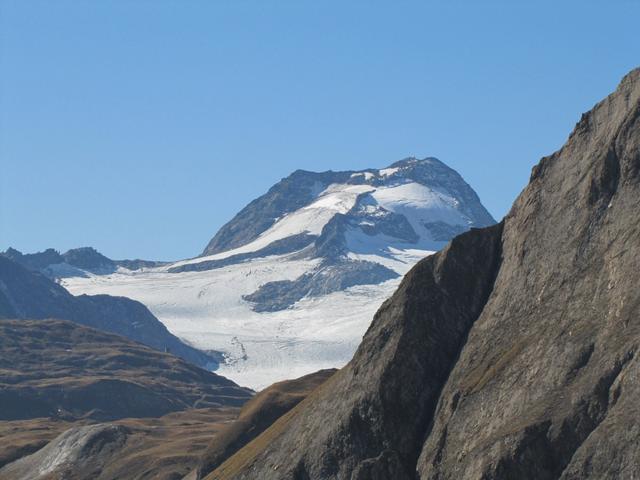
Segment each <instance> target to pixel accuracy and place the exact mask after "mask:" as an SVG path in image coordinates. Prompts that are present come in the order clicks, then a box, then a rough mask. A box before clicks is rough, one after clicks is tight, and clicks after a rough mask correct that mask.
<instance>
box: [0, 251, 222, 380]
mask: <svg viewBox="0 0 640 480" xmlns="http://www.w3.org/2000/svg"><path fill="white" fill-rule="evenodd" d="M54 253H55V252H54ZM97 255H99V254H97ZM53 256H54V255H53V254H52V251H49V250H48V251H47V252H44V253H43V254H38V255H31V256H26V257H28V258H29V261H30V262H32V263H31V264H32V265H41V266H43V269H44V270H46V268H47V265H44V263H45V262H44V259H45V258H52V257H53ZM100 257H102V256H101V255H100ZM71 258H72V259H75V258H76V257H71ZM102 258H104V257H102ZM90 264H91V265H96V263H93V262H91V263H90ZM85 265H86V263H85ZM100 265H101V266H102V265H104V263H102V262H101V263H100ZM0 318H11V319H15V318H22V319H30V320H34V319H48V318H55V319H61V320H71V321H74V322H76V323H79V324H82V325H86V326H89V327H93V328H97V329H100V330H102V331H106V332H112V333H117V334H119V335H122V336H125V337H127V338H130V339H132V340H135V341H138V342H140V343H143V344H145V345H148V346H150V347H152V348H155V349H156V350H160V351H163V352H172V353H173V354H175V355H177V356H179V357H181V358H183V359H185V360H187V361H188V362H191V363H193V364H195V365H198V366H200V367H203V368H207V369H210V370H215V369H216V368H217V367H218V362H219V361H220V360H221V356H220V354H217V353H216V352H213V353H205V352H202V351H200V350H197V349H195V348H193V347H191V346H189V345H187V344H185V343H184V342H182V341H181V340H180V339H178V338H177V337H176V336H175V335H173V334H171V333H170V332H169V331H168V330H167V328H166V327H165V326H164V325H163V324H162V323H161V322H160V321H159V320H158V319H157V318H156V317H154V315H153V314H152V313H151V312H150V311H149V309H148V308H147V307H145V306H144V305H143V304H141V303H140V302H137V301H135V300H131V299H129V298H125V297H113V296H109V295H80V296H74V295H71V294H70V293H69V292H68V291H67V290H66V289H65V288H63V287H62V286H60V285H58V284H57V283H55V282H54V281H52V280H51V279H49V278H47V277H46V276H44V275H42V274H41V273H40V272H36V271H32V270H28V269H27V268H24V267H23V266H22V265H20V264H18V263H16V262H14V261H13V260H10V259H9V258H7V257H5V256H0Z"/></svg>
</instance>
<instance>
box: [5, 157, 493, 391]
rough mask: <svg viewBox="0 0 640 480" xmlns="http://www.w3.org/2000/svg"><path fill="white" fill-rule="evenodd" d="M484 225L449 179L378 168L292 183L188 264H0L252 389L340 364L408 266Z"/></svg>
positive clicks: (26, 260) (422, 167) (249, 209)
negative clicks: (144, 326) (141, 320)
mask: <svg viewBox="0 0 640 480" xmlns="http://www.w3.org/2000/svg"><path fill="white" fill-rule="evenodd" d="M494 223H495V221H494V219H493V218H492V217H491V215H490V214H489V213H488V212H487V210H486V209H485V208H484V207H483V206H482V204H481V202H480V200H479V198H478V196H477V195H476V193H475V192H474V191H473V189H472V188H471V187H470V186H469V185H468V184H467V183H466V182H465V181H464V180H463V179H462V177H461V176H460V175H459V174H458V173H457V172H455V171H454V170H453V169H451V168H449V167H447V166H446V165H445V164H444V163H443V162H441V161H440V160H437V159H435V158H431V157H430V158H424V159H417V158H407V159H404V160H401V161H398V162H395V163H393V164H392V165H390V166H389V167H387V168H382V169H366V170H362V171H344V172H331V171H330V172H323V173H315V172H307V171H303V170H298V171H295V172H294V173H292V174H291V175H290V176H288V177H286V178H284V179H283V180H281V181H280V182H278V183H277V184H275V185H274V186H273V187H272V188H271V189H269V191H268V192H267V193H265V194H264V195H262V196H260V197H258V198H257V199H255V200H253V201H252V202H250V203H249V204H248V205H247V206H246V207H245V208H243V209H242V210H241V211H240V212H239V213H238V214H237V215H236V216H235V217H234V218H233V219H232V220H231V221H230V222H229V223H227V224H226V225H224V226H223V227H222V228H221V229H220V230H219V231H218V233H217V234H216V235H215V236H214V237H213V238H212V239H211V240H210V241H209V243H208V245H207V247H206V248H205V250H204V251H203V252H202V254H201V255H200V256H198V257H195V258H192V259H188V260H182V261H178V262H173V263H160V262H150V261H142V260H136V261H114V260H111V259H109V258H107V257H105V256H103V255H101V254H100V253H98V252H97V251H95V250H94V249H92V248H88V247H85V248H80V249H74V250H70V251H68V252H66V253H64V254H59V253H57V252H55V251H53V250H47V251H45V252H42V253H39V254H27V255H23V254H21V253H20V252H18V251H16V250H12V249H11V250H8V251H7V252H5V254H4V255H5V256H8V257H10V258H12V259H13V260H15V261H17V262H19V263H21V264H23V265H25V266H26V267H27V268H32V269H36V270H38V271H40V272H42V273H44V274H45V275H47V276H48V277H50V278H55V279H57V281H59V282H61V284H62V285H64V286H65V287H66V288H68V289H69V290H70V291H71V292H72V293H74V294H81V293H88V294H110V295H114V296H125V297H130V298H132V299H135V300H138V301H140V302H142V303H143V304H145V305H146V306H148V307H149V309H150V310H151V311H152V312H153V314H154V315H156V316H157V317H158V318H159V319H160V320H161V321H162V322H163V323H164V324H165V325H166V326H167V327H168V328H169V330H170V331H171V332H173V333H174V334H176V335H177V336H179V337H180V338H184V339H186V340H188V341H189V343H191V344H193V345H194V346H196V347H198V348H201V349H205V350H215V351H222V352H224V362H223V363H222V364H221V369H220V370H219V373H221V374H222V375H226V376H228V377H230V378H232V379H234V380H235V381H237V382H239V383H240V384H244V385H247V386H250V387H252V388H261V387H264V386H267V385H269V384H271V383H273V382H274V381H277V380H283V379H286V378H292V377H296V376H301V375H304V374H307V373H310V372H313V371H316V370H320V369H323V368H332V367H338V366H341V365H343V364H344V363H346V362H347V361H348V359H349V358H350V357H351V355H352V354H353V352H354V350H355V348H356V346H357V344H358V343H359V341H360V338H361V336H362V334H363V333H364V332H365V330H366V328H367V326H368V325H369V322H370V319H371V316H372V315H373V313H374V312H375V310H376V309H377V308H378V306H379V305H380V304H381V303H382V301H383V300H384V299H385V298H387V297H388V296H389V295H390V294H391V293H392V292H393V290H394V289H395V288H396V287H397V285H398V282H399V280H400V278H401V276H402V275H404V273H405V272H407V271H408V270H409V269H410V268H411V266H413V265H414V264H415V263H416V262H417V261H418V260H419V259H421V258H423V257H424V256H426V255H429V254H431V253H432V252H434V251H436V250H439V249H440V248H442V247H443V246H444V245H446V243H447V242H448V241H449V240H450V239H451V238H453V237H454V236H456V235H457V234H459V233H461V232H464V231H466V230H469V229H470V228H479V227H484V226H488V225H492V224H494Z"/></svg>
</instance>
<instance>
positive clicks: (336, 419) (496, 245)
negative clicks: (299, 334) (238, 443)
mask: <svg viewBox="0 0 640 480" xmlns="http://www.w3.org/2000/svg"><path fill="white" fill-rule="evenodd" d="M639 212H640V69H636V70H634V71H632V72H631V73H629V74H628V75H627V76H626V77H625V78H624V79H623V80H622V82H621V84H620V85H619V87H618V89H617V90H616V91H615V92H614V93H613V94H612V95H610V96H609V97H607V98H606V99H605V100H604V101H602V102H600V103H599V104H597V105H596V106H595V107H594V108H593V110H592V111H591V112H589V113H587V114H585V115H583V117H582V119H581V120H580V122H579V123H578V124H577V126H576V128H575V130H574V132H573V133H572V134H571V136H570V137H569V139H568V141H567V143H566V144H565V145H564V146H563V147H562V148H561V149H560V150H559V151H558V152H556V153H554V154H553V155H551V156H549V157H546V158H543V159H542V160H541V162H540V163H539V164H538V165H537V166H536V167H535V168H534V169H533V172H532V175H531V181H530V183H529V185H528V186H527V187H526V188H525V190H524V191H523V192H522V194H521V195H520V196H519V197H518V199H517V200H516V202H515V203H514V205H513V208H512V209H511V211H510V213H509V214H508V215H507V217H506V218H505V219H504V220H503V222H502V223H500V224H499V225H497V226H493V227H489V228H485V229H480V230H472V231H471V232H468V233H465V234H463V235H461V236H459V237H457V238H456V239H454V240H453V241H452V242H451V243H450V244H449V246H448V247H447V248H445V249H444V250H443V251H441V252H440V253H438V254H436V255H434V256H432V257H429V258H427V259H425V260H423V261H422V262H420V263H419V264H418V265H417V266H416V267H415V268H414V269H413V270H412V271H411V272H410V273H409V274H407V276H406V277H405V279H404V280H403V282H402V284H401V286H400V288H399V289H398V290H397V291H396V293H395V294H394V295H393V296H392V297H391V298H390V299H389V300H388V301H387V302H385V303H384V304H383V306H382V307H381V308H380V310H379V311H378V313H377V314H376V316H375V318H374V321H373V323H372V325H371V327H370V329H369V330H368V332H367V334H366V335H365V337H364V339H363V342H362V344H361V345H360V347H359V349H358V351H357V352H356V354H355V356H354V358H353V360H352V361H351V362H350V363H349V364H348V365H347V366H346V367H345V368H344V369H342V370H341V371H340V372H339V373H338V374H336V375H335V376H334V377H332V378H331V379H330V380H329V381H328V382H327V383H325V384H324V385H323V386H322V387H321V388H320V389H319V390H317V391H316V392H315V393H314V394H313V395H311V396H310V397H308V398H307V399H306V400H305V401H304V402H302V403H301V404H300V405H298V407H296V408H295V409H293V410H292V411H291V412H289V413H288V414H287V415H285V416H284V417H282V418H280V419H279V420H278V421H277V422H276V423H275V424H274V425H273V426H272V427H271V428H270V429H268V430H267V431H265V432H264V433H263V434H262V435H261V436H259V437H258V438H257V439H255V440H254V441H253V442H251V443H250V444H249V445H247V446H246V447H245V448H243V449H242V450H240V451H239V452H238V453H237V454H236V455H234V456H233V457H231V458H230V459H229V460H228V461H227V462H225V463H224V464H223V465H222V466H220V467H219V468H218V469H217V470H216V471H214V472H213V473H212V474H211V475H210V477H209V478H246V479H255V478H260V479H353V480H364V479H391V478H393V479H415V478H420V479H460V478H474V479H479V478H519V479H527V478H531V479H533V478H535V479H547V478H548V479H552V478H566V479H569V478H598V479H602V478H636V477H638V476H639V475H640V406H639V405H640V402H639V400H640V365H639V361H638V347H639V344H640V289H638V283H639V282H640V255H639V253H640V213H639Z"/></svg>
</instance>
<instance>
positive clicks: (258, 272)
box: [61, 250, 430, 390]
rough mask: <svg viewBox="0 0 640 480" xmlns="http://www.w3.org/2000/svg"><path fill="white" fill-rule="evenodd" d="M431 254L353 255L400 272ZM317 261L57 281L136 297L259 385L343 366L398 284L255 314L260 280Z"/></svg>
mask: <svg viewBox="0 0 640 480" xmlns="http://www.w3.org/2000/svg"><path fill="white" fill-rule="evenodd" d="M227 253H229V252H227ZM232 253H235V252H232ZM429 253H430V252H425V251H420V250H413V251H401V250H395V251H394V252H393V255H392V256H389V257H379V256H376V255H355V254H354V255H353V256H354V258H360V259H367V260H370V261H378V262H379V263H383V264H385V265H386V266H388V267H389V268H393V269H394V270H396V271H397V272H398V273H400V274H404V273H405V272H406V271H407V270H408V269H409V268H410V267H411V266H412V265H413V264H414V263H415V262H416V261H418V260H419V259H420V258H422V257H424V256H425V255H428V254H429ZM318 261H319V260H291V259H289V257H288V256H286V255H285V256H274V257H267V258H261V259H254V260H251V261H249V262H246V263H240V264H236V265H231V266H229V267H225V268H220V269H215V270H208V271H203V272H182V273H168V272H167V269H168V268H169V267H163V268H157V269H148V270H146V271H140V270H136V271H129V270H126V269H123V268H120V269H119V270H118V272H116V273H113V274H110V275H93V274H90V273H88V274H87V276H86V277H80V276H76V277H68V278H64V279H62V280H61V282H62V284H63V285H64V286H65V287H66V288H67V289H68V290H69V291H71V293H73V294H74V295H80V294H83V293H86V294H90V295H93V294H99V293H106V294H109V295H118V296H127V297H129V298H133V299H135V300H139V301H140V302H142V303H144V304H145V305H146V306H147V307H149V309H150V310H151V311H152V312H153V314H154V315H156V316H157V317H158V319H160V320H161V321H162V322H163V323H164V324H165V325H166V326H167V328H168V329H169V330H170V331H171V332H172V333H173V334H175V335H177V336H178V337H180V338H181V339H183V340H185V341H186V342H188V343H190V344H191V345H193V346H195V347H197V348H201V349H203V350H217V351H222V352H225V355H226V363H225V364H223V365H221V366H220V368H219V369H218V370H217V371H216V373H219V374H220V375H223V376H225V377H227V378H230V379H231V380H233V381H234V382H236V383H238V384H240V385H243V386H248V387H250V388H253V389H255V390H260V389H262V388H264V387H266V386H268V385H270V384H272V383H274V382H277V381H280V380H285V379H289V378H295V377H298V376H301V375H304V374H307V373H311V372H314V371H316V370H319V369H322V368H333V367H338V368H339V367H342V366H343V365H345V364H346V363H347V362H348V361H349V360H350V359H351V356H352V355H353V353H354V352H355V349H356V348H357V346H358V344H359V343H360V340H361V339H362V336H363V335H364V333H365V331H366V330H367V328H368V326H369V324H370V322H371V320H372V318H373V314H374V313H375V312H376V310H377V309H378V307H379V306H380V305H381V304H382V302H383V301H384V300H385V299H386V298H387V297H389V296H390V295H391V294H392V293H393V291H394V290H395V289H396V288H397V286H398V284H399V282H400V279H399V278H398V279H394V280H390V281H387V282H385V283H382V284H380V285H360V286H355V287H351V288H349V289H347V290H345V291H341V292H335V293H332V294H329V295H325V296H323V297H314V298H304V299H302V300H301V301H299V302H297V303H296V304H295V305H294V306H293V307H292V308H289V309H287V310H284V311H280V312H266V313H256V312H254V311H253V310H251V308H250V305H249V304H248V303H247V302H246V301H244V300H243V299H242V295H245V294H249V293H251V292H253V291H255V290H256V289H257V288H258V287H259V286H260V285H262V284H263V283H266V282H269V281H273V280H282V279H289V280H293V279H295V278H296V277H298V276H299V275H301V274H303V273H305V272H307V271H309V270H311V269H313V268H314V267H315V266H316V264H317V263H318Z"/></svg>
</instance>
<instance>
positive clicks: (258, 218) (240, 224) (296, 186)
mask: <svg viewBox="0 0 640 480" xmlns="http://www.w3.org/2000/svg"><path fill="white" fill-rule="evenodd" d="M350 173H351V172H324V173H315V172H306V171H304V170H296V171H295V172H293V173H292V174H291V175H289V176H288V177H287V178H284V179H282V180H281V181H280V182H278V183H277V184H276V185H274V186H273V187H271V188H270V189H269V191H268V192H267V193H265V194H264V195H262V196H261V197H258V198H256V199H255V200H254V201H252V202H251V203H249V205H247V206H246V207H244V208H243V209H242V210H240V212H239V213H238V214H237V215H236V216H235V217H234V218H233V219H232V220H231V221H230V222H229V223H227V224H226V225H224V226H223V227H222V228H221V229H220V230H219V231H218V233H216V235H215V236H214V237H213V238H212V239H211V241H210V242H209V244H208V245H207V247H206V248H205V249H204V251H203V252H202V255H213V254H214V253H219V252H224V251H225V250H231V249H233V248H236V247H240V246H242V245H244V244H246V243H249V242H250V241H252V240H255V239H256V238H257V237H258V235H260V234H261V233H262V232H264V231H265V230H267V229H268V228H269V227H270V226H271V225H273V224H274V223H275V222H276V220H277V219H278V218H280V217H282V216H283V215H285V214H287V213H290V212H294V211H296V210H298V209H299V208H302V207H304V206H305V205H307V204H308V203H309V202H311V200H312V199H313V198H314V196H315V195H316V194H317V193H318V192H319V191H321V190H324V189H325V188H326V187H327V186H329V185H330V184H331V183H336V182H346V181H347V180H348V179H349V175H350Z"/></svg>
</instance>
